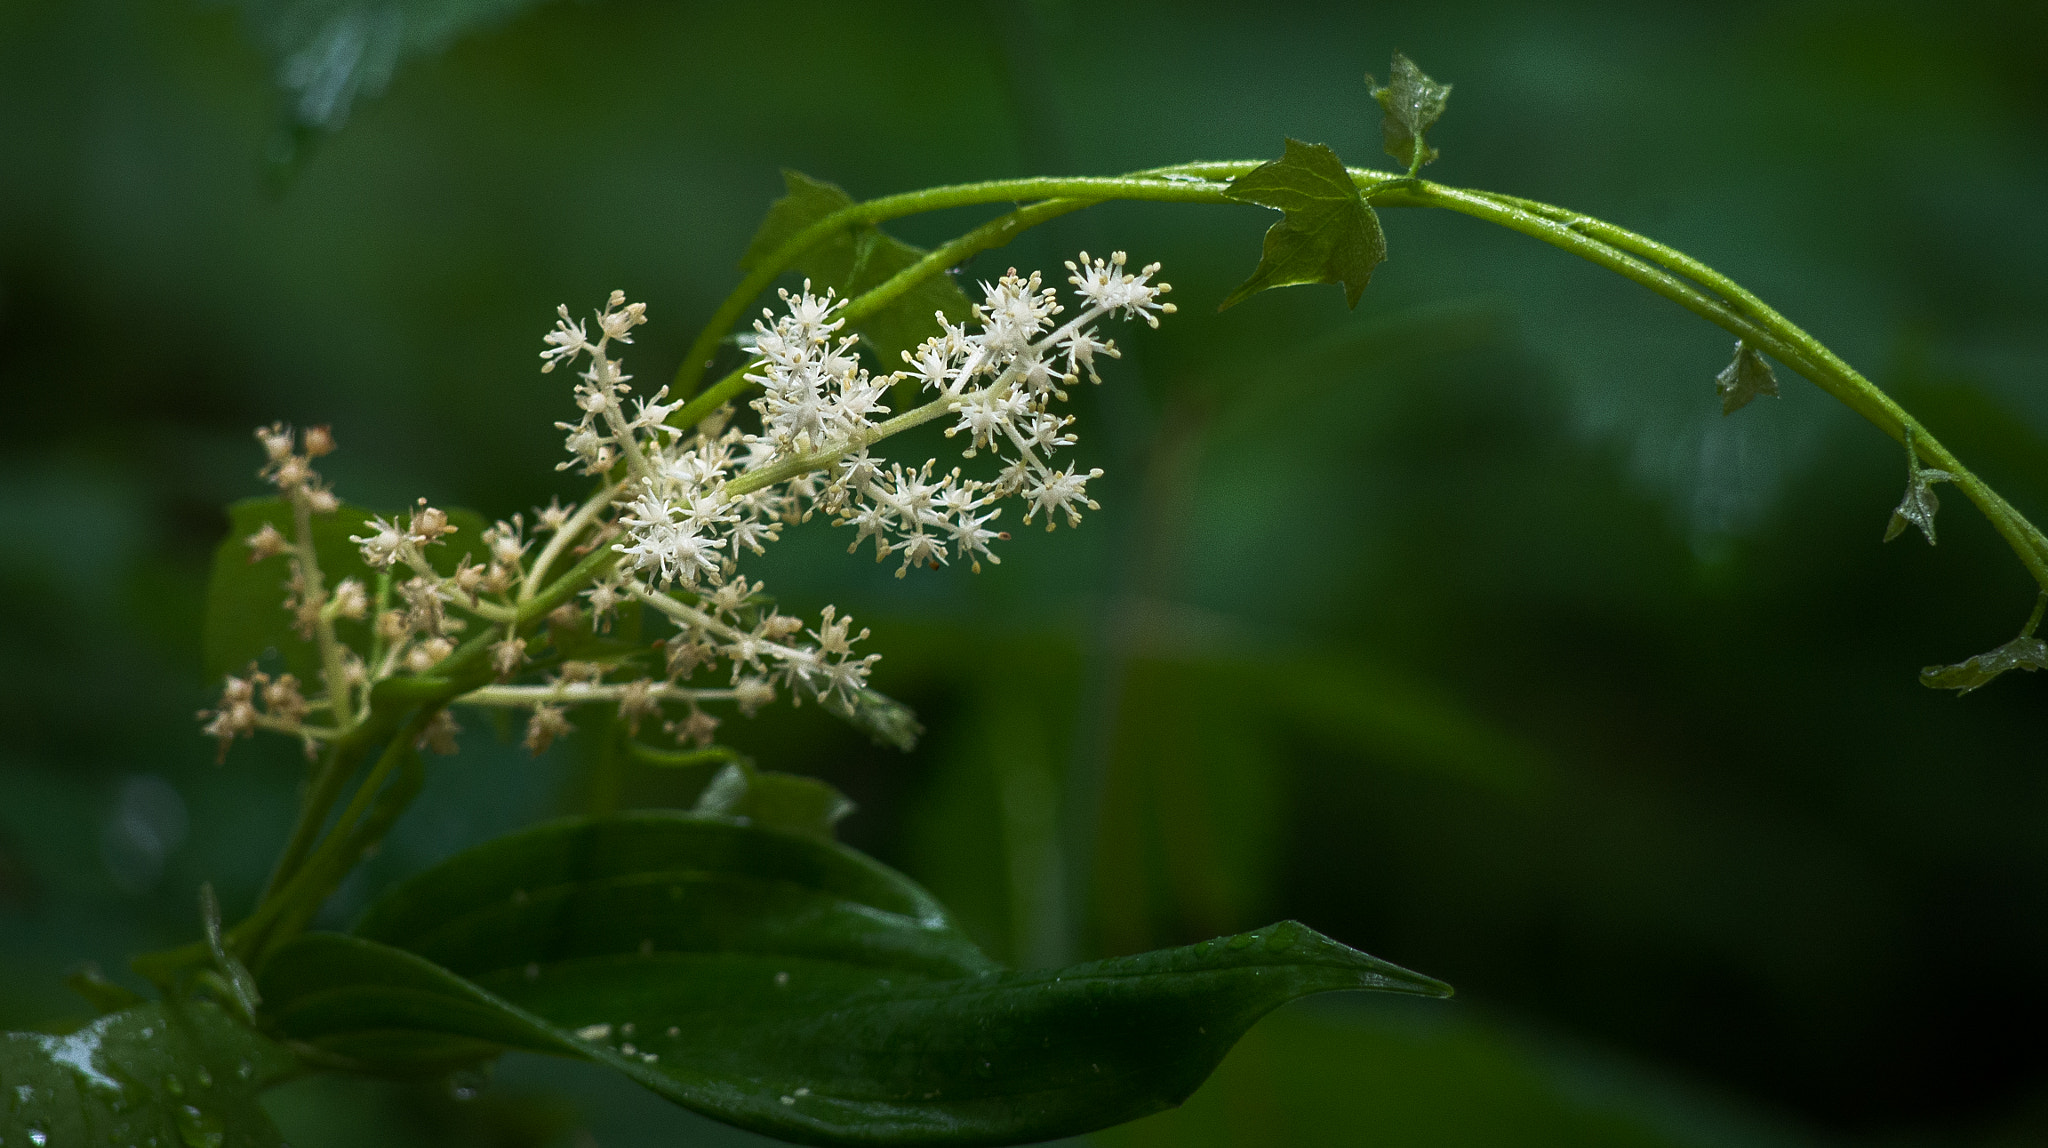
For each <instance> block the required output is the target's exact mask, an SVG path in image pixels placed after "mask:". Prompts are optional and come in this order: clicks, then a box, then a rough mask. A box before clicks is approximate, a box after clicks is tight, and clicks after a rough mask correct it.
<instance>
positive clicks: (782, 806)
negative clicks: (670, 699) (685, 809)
mask: <svg viewBox="0 0 2048 1148" xmlns="http://www.w3.org/2000/svg"><path fill="white" fill-rule="evenodd" d="M695 812H697V813H699V814H702V815H703V816H706V817H725V818H731V819H734V820H740V821H745V822H747V823H749V824H753V825H759V826H761V827H762V828H764V829H779V830H781V831H783V832H785V833H796V834H801V835H803V836H805V837H816V838H819V839H820V840H824V841H830V840H832V829H833V826H835V825H838V824H839V822H840V820H841V819H843V818H844V817H845V816H846V815H847V814H849V813H852V812H853V802H852V801H851V800H849V799H848V798H847V796H846V795H845V794H843V793H841V792H839V791H838V790H837V789H834V788H833V787H831V786H830V785H827V784H825V783H824V782H822V781H819V780H818V779H817V778H815V777H803V776H801V775H799V774H794V773H777V772H775V771H773V770H765V769H755V768H754V767H753V766H752V765H750V764H748V763H746V762H744V761H730V762H727V763H726V765H725V768H724V769H721V770H719V771H718V774H717V776H715V777H713V778H712V779H711V784H710V785H708V786H705V787H704V792H703V793H702V794H700V795H699V796H698V797H697V808H696V810H695Z"/></svg>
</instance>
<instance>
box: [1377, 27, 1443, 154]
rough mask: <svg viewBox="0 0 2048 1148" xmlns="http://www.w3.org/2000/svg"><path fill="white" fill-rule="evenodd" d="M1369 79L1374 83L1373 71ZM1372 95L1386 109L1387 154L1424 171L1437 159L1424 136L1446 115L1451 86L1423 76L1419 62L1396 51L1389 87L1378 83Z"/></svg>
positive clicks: (1383, 129)
mask: <svg viewBox="0 0 2048 1148" xmlns="http://www.w3.org/2000/svg"><path fill="white" fill-rule="evenodd" d="M1365 82H1366V83H1368V84H1373V83H1374V80H1373V78H1372V76H1371V75H1370V74H1368V75H1367V76H1366V77H1365ZM1372 98H1373V99H1375V100H1378V101H1379V105H1380V107H1381V108H1382V109H1383V111H1384V114H1383V115H1382V116H1381V117H1380V132H1381V134H1382V135H1383V136H1385V138H1386V149H1387V154H1388V155H1390V156H1393V157H1394V159H1396V160H1397V161H1399V162H1400V163H1402V164H1404V165H1406V167H1407V169H1408V174H1409V175H1414V174H1415V173H1416V172H1418V171H1420V170H1422V165H1423V164H1426V163H1433V162H1435V160H1436V149H1435V148H1433V147H1430V146H1429V143H1428V141H1427V140H1426V139H1424V138H1423V137H1424V135H1425V134H1426V133H1427V132H1428V131H1429V129H1430V125H1432V124H1434V123H1436V121H1437V118H1438V117H1440V116H1442V115H1443V114H1444V103H1445V101H1447V100H1449V99H1450V98H1451V86H1450V85H1449V84H1439V83H1437V82H1436V81H1435V80H1432V79H1430V78H1429V77H1428V76H1425V75H1423V74H1422V69H1421V68H1418V67H1416V66H1415V61H1413V60H1411V59H1409V58H1408V57H1406V56H1404V55H1402V54H1401V53H1399V52H1396V53H1394V62H1393V63H1392V64H1390V65H1388V71H1387V86H1386V87H1384V88H1382V87H1378V86H1374V87H1373V89H1372Z"/></svg>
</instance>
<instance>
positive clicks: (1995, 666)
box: [1920, 638, 2048, 695]
mask: <svg viewBox="0 0 2048 1148" xmlns="http://www.w3.org/2000/svg"><path fill="white" fill-rule="evenodd" d="M2007 670H2048V642H2043V641H2042V640H2041V639H2039V638H2014V639H2013V640H2012V641H2010V642H2007V643H2006V644H2005V645H2003V646H2000V647H1998V648H1997V649H1995V650H1989V651H1986V652H1985V653H1982V654H1978V655H1977V656H1976V657H1974V658H1968V659H1965V660H1963V661H1961V662H1958V663H1956V664H1955V665H1953V666H1929V667H1927V668H1926V669H1924V670H1921V671H1920V684H1921V685H1923V686H1926V687H1927V688H1929V689H1934V690H1954V691H1956V693H1957V694H1958V695H1961V694H1967V693H1969V692H1970V691H1971V690H1974V689H1979V688H1981V687H1983V686H1987V685H1989V684H1991V679H1993V678H1995V677H1997V676H1998V675H2000V674H2002V673H2004V672H2006V671H2007Z"/></svg>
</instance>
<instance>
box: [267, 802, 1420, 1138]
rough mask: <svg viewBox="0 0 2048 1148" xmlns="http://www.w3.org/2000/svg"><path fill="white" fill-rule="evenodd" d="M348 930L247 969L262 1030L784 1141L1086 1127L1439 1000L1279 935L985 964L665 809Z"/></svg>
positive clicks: (532, 854) (477, 856) (942, 924)
mask: <svg viewBox="0 0 2048 1148" xmlns="http://www.w3.org/2000/svg"><path fill="white" fill-rule="evenodd" d="M356 932H357V935H356V936H353V937H347V936H337V935H333V934H319V935H312V936H307V937H304V938H301V939H300V940H298V941H297V942H294V943H293V944H292V945H291V946H289V947H287V948H286V949H285V950H284V951H283V952H281V953H280V954H279V956H278V957H277V958H276V959H274V960H273V961H272V962H271V964H270V965H269V966H268V967H267V968H266V969H265V970H264V974H263V991H264V995H265V999H266V1001H267V1002H268V1003H269V1004H270V1005H271V1007H272V1008H273V1009H274V1010H275V1012H274V1015H275V1016H276V1017H277V1019H278V1022H279V1024H280V1025H281V1026H282V1028H283V1029H284V1030H285V1031H286V1032H289V1033H291V1034H292V1035H294V1036H296V1037H299V1038H301V1039H305V1040H309V1041H312V1042H314V1043H315V1044H317V1045H319V1046H321V1047H323V1048H325V1049H327V1050H328V1051H331V1052H334V1053H338V1054H341V1055H348V1056H355V1057H360V1058H364V1059H367V1060H382V1061H385V1062H388V1063H405V1062H408V1061H410V1062H414V1063H417V1062H420V1061H433V1060H435V1059H436V1058H439V1059H441V1060H450V1059H457V1058H459V1056H460V1055H462V1054H463V1053H465V1052H467V1053H468V1054H470V1055H477V1054H480V1053H482V1052H484V1051H486V1050H488V1049H490V1048H492V1047H497V1046H504V1047H518V1048H527V1049H533V1050H538V1051H554V1052H565V1053H570V1054H574V1055H581V1056H584V1057H588V1058H590V1059H593V1060H597V1061H600V1062H602V1063H605V1064H607V1065H610V1066H611V1067H613V1068H615V1069H617V1070H618V1071H620V1072H623V1073H625V1074H627V1075H629V1076H631V1077H632V1078H633V1079H635V1080H637V1081H639V1082H640V1083H641V1084H643V1085H646V1086H647V1087H649V1088H651V1089H653V1090H655V1091H656V1092H659V1093H660V1094H662V1095H663V1096H666V1097H668V1098H670V1099H672V1100H675V1101H677V1102H679V1103H682V1104H685V1105H687V1106H689V1107H691V1108H694V1109H697V1110H698V1111H701V1112H705V1113H708V1114H710V1115H712V1116H715V1117H717V1118H719V1119H722V1120H726V1121H729V1122H731V1123H734V1124H738V1125H741V1126H743V1127H747V1128H752V1129H755V1130H757V1131H762V1132H766V1133H769V1134H771V1135H776V1136H781V1137H784V1138H787V1139H794V1140H800V1141H804V1142H809V1143H831V1144H838V1143H949V1144H1002V1143H1019V1142H1025V1141H1031V1140H1040V1139H1046V1138H1050V1137H1054V1136H1060V1135H1068V1134H1073V1133H1077V1132H1083V1131H1087V1130H1089V1129H1093V1128H1099V1127H1103V1126H1106V1125H1108V1124H1113V1123H1118V1122H1120V1121H1123V1120H1128V1119H1132V1118H1134V1117H1136V1116H1140V1115H1143V1114H1145V1113H1148V1112H1154V1111H1158V1110H1160V1109H1162V1108H1166V1107H1170V1106H1172V1105H1173V1104H1176V1103H1178V1102H1179V1101H1180V1100H1181V1099H1182V1098H1184V1097H1185V1096H1186V1095H1187V1094H1188V1093H1189V1092H1191V1091H1192V1090H1193V1089H1194V1088H1195V1087H1196V1086H1197V1085H1198V1084H1200V1083H1201V1081H1202V1080H1203V1079H1204V1078H1205V1077H1206V1076H1207V1075H1208V1073H1209V1071H1210V1070H1211V1069H1212V1068H1214V1066H1215V1064H1216V1063H1217V1061H1218V1060H1220V1059H1221V1058H1222V1056H1223V1054H1224V1053H1225V1052H1226V1051H1227V1050H1228V1049H1229V1047H1230V1045H1231V1044H1232V1043H1233V1042H1234V1041H1235V1040H1236V1039H1237V1037H1238V1036H1239V1035H1240V1034H1242V1033H1243V1032H1244V1030H1245V1029H1246V1028H1247V1027H1249V1026H1250V1025H1251V1024H1252V1022H1253V1021H1255V1020H1257V1019H1258V1018H1259V1017H1260V1016H1262V1015H1264V1014H1265V1013H1266V1012H1268V1011H1270V1010H1271V1009H1273V1008H1275V1007H1277V1006H1278V1005H1280V1004H1282V1003H1285V1002H1286V1001H1288V1000H1292V999H1294V998H1296V997H1300V996H1304V995H1307V994H1309V993H1315V992H1324V991H1329V990H1333V989H1359V988H1372V989H1389V990H1394V991H1403V992H1415V993H1428V994H1441V993H1443V992H1447V991H1448V990H1447V989H1445V987H1444V986H1442V985H1440V984H1438V983H1437V982H1435V981H1432V980H1429V979H1428V978H1426V977H1420V976H1417V975H1415V974H1413V973H1409V972H1407V971H1405V970H1402V969H1399V968H1396V967H1395V966H1392V965H1389V964H1386V963H1385V962H1382V961H1379V960H1376V959H1374V958H1372V957H1369V956H1366V955H1365V954H1363V953H1359V952H1356V951H1354V950H1352V949H1349V948H1346V947H1344V946H1342V945H1339V944H1337V943H1336V942H1334V941H1331V940H1329V939H1328V938H1325V937H1322V936H1320V935H1318V934H1316V933H1315V932H1313V931H1312V930H1310V929H1307V928H1306V927H1304V926H1301V925H1298V924H1293V923H1284V924H1280V925H1275V926H1272V927H1270V928H1267V929H1263V930H1260V931H1258V932H1256V933H1248V934H1242V935H1240V936H1236V937H1231V938H1227V939H1222V940H1217V941H1210V942H1205V943H1204V944H1201V945H1196V946H1191V947H1188V948H1182V949H1171V950H1165V951H1161V952H1156V953H1148V954H1144V955H1142V956H1137V957H1129V958H1123V959H1120V960H1114V961H1104V962H1097V963H1094V964H1088V965H1079V966H1075V967H1072V968H1068V969H1063V970H1044V971H1033V972H1006V971H1003V970H1001V969H999V968H997V967H996V966H995V965H994V964H993V963H992V962H990V961H989V960H988V959H987V958H986V957H985V956H983V955H982V954H981V952H980V951H979V950H978V949H976V948H975V947H974V946H973V945H972V944H971V943H970V942H969V941H968V940H967V939H966V938H965V937H964V936H963V935H962V934H961V933H960V932H959V931H958V930H957V929H956V928H955V927H954V926H953V924H952V922H951V921H950V920H949V919H948V918H947V917H946V915H945V914H944V912H943V910H941V909H940V908H939V907H938V905H937V904H936V903H935V902H933V901H932V899H931V898H930V897H929V895H927V894H925V893H924V892H923V891H922V890H921V889H919V888H917V886H915V885H914V884H912V883H911V882H910V881H908V880H907V879H905V878H903V877H902V876H900V875H898V874H896V873H894V872H891V871H890V870H888V869H886V868H884V867H883V866H881V865H879V864H877V863H876V862H874V861H872V860H869V859H867V858H865V857H862V856H861V855H859V854H857V853H854V852H853V851H851V850H848V849H845V848H843V847H840V846H836V845H833V844H830V843H828V842H825V841H821V840H817V839H815V838H804V837H799V836H794V835H790V834H785V833H778V832H774V831H771V830H766V829H762V828H759V827H755V826H742V825H737V824H733V823H730V822H724V821H720V820H712V819H707V818H699V817H690V816H683V815H676V814H635V815H631V816H626V817H619V818H613V819H607V820H603V821H571V822H562V823H557V824H554V825H549V826H543V827H541V828H539V829H536V830H532V831H529V832H526V833H521V834H517V835H514V836H512V837H508V838H505V839H502V840H500V841H497V842H493V843H491V844H488V845H485V846H482V847H480V848H478V849H475V850H472V851H470V852H469V853H465V854H463V855H461V856H458V857H456V858H454V859H452V860H451V861H449V862H447V863H445V864H444V865H442V866H440V867H438V868H436V869H434V870H431V871H429V872H427V873H425V874H422V875H421V876H420V877H418V878H416V879H414V880H413V881H410V882H407V883H406V884H404V885H402V886H400V887H399V888H398V889H396V890H394V891H393V892H392V893H391V894H389V895H387V897H385V898H384V899H383V900H381V901H379V902H378V903H377V904H376V905H375V906H373V907H372V909H371V910H370V912H369V913H368V914H367V915H366V917H365V918H364V920H363V921H362V923H361V924H360V925H359V926H358V928H357V931H356ZM444 966H445V967H444Z"/></svg>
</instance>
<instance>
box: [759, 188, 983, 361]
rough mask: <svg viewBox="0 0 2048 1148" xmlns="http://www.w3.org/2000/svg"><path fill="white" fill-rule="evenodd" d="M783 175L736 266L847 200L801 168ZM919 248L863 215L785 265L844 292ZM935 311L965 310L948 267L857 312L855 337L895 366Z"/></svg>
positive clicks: (817, 286)
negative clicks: (782, 189)
mask: <svg viewBox="0 0 2048 1148" xmlns="http://www.w3.org/2000/svg"><path fill="white" fill-rule="evenodd" d="M782 181H783V184H784V185H785V186H786V187H787V188H788V189H789V190H788V193H787V194H785V195H784V196H783V197H782V198H781V199H778V200H776V201H775V202H774V204H772V205H771V206H770V207H769V208H768V216H767V218H765V219H763V220H762V221H761V227H760V229H759V230H757V231H756V232H754V238H753V241H752V242H750V243H749V244H748V245H747V252H746V254H745V255H743V256H741V257H740V270H742V271H751V270H753V268H754V267H755V266H757V265H758V264H760V263H761V261H763V260H765V259H767V258H768V256H770V255H771V254H773V253H774V252H775V250H776V249H777V248H779V247H781V246H782V245H783V244H784V243H786V242H788V241H789V240H790V239H791V238H792V237H794V236H795V235H796V233H797V232H799V231H802V230H803V229H804V228H806V227H809V226H810V225H811V224H813V223H816V222H817V221H818V220H820V219H823V218H825V217H826V216H828V215H830V214H832V213H833V212H835V211H838V210H840V209H841V208H844V207H850V206H852V205H853V197H852V196H850V195H848V194H846V192H845V191H843V190H842V189H840V187H839V186H838V185H836V184H831V183H826V182H825V181H824V180H819V179H812V178H811V177H810V176H807V175H805V174H803V173H802V172H799V171H789V170H785V171H784V172H783V173H782ZM924 255H925V251H924V249H923V248H921V247H913V246H911V245H910V244H908V243H905V242H903V241H902V240H900V239H897V238H895V237H893V236H891V235H889V234H888V233H886V232H884V231H883V230H882V229H881V228H879V227H876V226H874V225H873V224H867V223H862V224H856V225H853V226H851V227H847V228H845V229H844V230H841V231H838V232H835V233H834V234H832V235H831V236H828V237H827V238H825V239H824V240H822V241H821V242H819V243H817V244H815V245H813V246H812V247H811V248H810V249H809V250H807V251H805V252H804V253H803V254H801V255H799V256H797V258H796V260H795V261H794V262H793V263H791V264H790V267H789V270H791V271H794V272H796V273H797V274H800V275H803V276H806V277H808V278H809V279H810V280H811V288H812V290H814V291H816V292H818V293H819V294H821V295H822V294H824V292H825V289H826V288H827V287H830V288H833V289H834V290H836V291H838V292H839V294H840V297H841V298H851V297H853V296H856V295H859V294H861V293H862V292H864V291H867V290H870V289H871V288H874V287H879V286H881V285H882V283H883V282H885V281H886V280H888V279H889V278H890V277H891V276H893V275H895V274H896V273H897V272H898V271H901V270H903V269H904V268H906V267H909V266H910V265H911V264H913V263H915V262H917V261H918V260H919V259H921V258H923V257H924ZM935 312H943V313H944V314H945V316H946V318H947V319H948V320H950V321H952V322H955V323H957V322H960V321H961V320H963V319H965V318H966V317H967V314H968V301H967V296H966V295H964V294H962V293H961V291H960V288H959V287H958V286H956V285H954V283H953V279H952V277H951V276H949V275H944V274H939V275H933V276H931V277H929V278H927V279H925V280H924V281H922V282H920V283H919V284H917V286H915V287H912V288H911V289H910V290H908V291H906V292H904V293H903V294H902V295H901V296H899V297H898V298H897V299H896V301H895V302H893V303H891V304H889V305H888V306H887V307H884V308H882V309H881V310H879V311H876V312H875V313H874V314H872V315H869V316H868V317H867V318H866V319H864V320H862V321H861V323H860V325H859V330H860V333H861V342H862V345H864V346H865V347H867V348H868V350H870V351H872V352H873V353H874V355H875V358H876V359H877V360H878V361H879V362H880V364H881V369H882V370H884V371H892V370H895V369H897V367H898V366H899V365H900V364H901V363H902V361H903V360H902V355H901V352H903V351H907V350H910V349H912V348H914V347H916V346H917V345H918V344H919V343H921V342H923V341H924V340H925V339H926V338H928V337H930V336H931V335H934V334H937V333H938V324H937V322H936V320H934V319H933V314H934V313H935Z"/></svg>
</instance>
